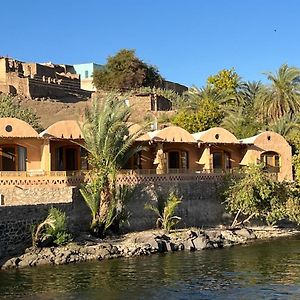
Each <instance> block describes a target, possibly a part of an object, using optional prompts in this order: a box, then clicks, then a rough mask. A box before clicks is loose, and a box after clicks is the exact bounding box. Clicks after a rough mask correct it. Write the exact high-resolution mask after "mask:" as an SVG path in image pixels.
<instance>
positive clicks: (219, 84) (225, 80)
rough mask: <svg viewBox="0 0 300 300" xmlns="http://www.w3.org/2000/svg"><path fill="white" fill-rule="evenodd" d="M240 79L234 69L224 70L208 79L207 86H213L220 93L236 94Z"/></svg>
mask: <svg viewBox="0 0 300 300" xmlns="http://www.w3.org/2000/svg"><path fill="white" fill-rule="evenodd" d="M239 81H240V77H239V76H238V74H237V73H236V72H235V70H234V68H231V69H223V70H221V71H219V72H218V73H217V74H216V75H211V76H209V77H208V79H207V84H208V85H209V86H212V87H213V88H214V89H215V90H216V91H217V92H218V93H225V94H227V95H229V94H236V92H237V88H238V86H239Z"/></svg>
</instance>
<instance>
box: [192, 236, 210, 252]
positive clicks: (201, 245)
mask: <svg viewBox="0 0 300 300" xmlns="http://www.w3.org/2000/svg"><path fill="white" fill-rule="evenodd" d="M191 242H192V244H193V248H194V250H203V249H205V248H207V244H208V242H209V240H208V239H207V238H206V237H205V236H198V237H197V238H195V239H193V240H192V241H191Z"/></svg>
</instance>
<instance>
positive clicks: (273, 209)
mask: <svg viewBox="0 0 300 300" xmlns="http://www.w3.org/2000/svg"><path fill="white" fill-rule="evenodd" d="M299 192H300V190H299V187H298V185H296V184H294V183H285V182H277V181H275V180H273V179H272V178H270V177H269V176H268V175H267V174H266V173H264V172H263V167H262V166H255V165H252V166H249V167H244V169H243V170H242V171H241V173H240V174H239V176H238V177H234V178H233V177H231V178H230V179H229V181H228V182H227V185H225V189H224V192H223V196H224V197H225V201H224V203H225V205H226V209H227V210H228V211H229V212H230V213H233V214H235V217H234V220H233V222H232V225H231V226H233V227H234V226H237V225H240V224H245V223H247V222H249V221H250V220H251V219H252V218H256V219H260V220H263V221H266V222H267V223H268V224H275V223H276V222H278V221H280V220H282V219H287V220H290V221H293V222H296V223H297V224H300V209H299V204H300V197H299V196H300V193H299Z"/></svg>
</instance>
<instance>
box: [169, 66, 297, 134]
mask: <svg viewBox="0 0 300 300" xmlns="http://www.w3.org/2000/svg"><path fill="white" fill-rule="evenodd" d="M265 75H266V76H267V79H268V80H269V84H262V83H261V82H244V81H242V79H241V77H240V76H239V75H238V74H237V73H236V72H235V70H234V69H233V68H232V69H228V70H226V69H224V70H221V71H220V72H218V73H217V74H215V75H212V76H210V77H209V78H208V80H207V85H206V86H205V87H203V88H196V87H192V88H190V89H189V91H188V92H187V93H186V94H185V95H184V96H183V97H180V98H178V100H177V101H176V102H175V103H176V105H174V107H175V108H176V109H177V112H176V114H175V116H174V118H173V119H171V122H172V123H173V124H175V125H179V126H182V127H184V128H186V129H187V130H189V131H190V132H196V131H201V130H205V129H206V128H208V127H211V126H218V125H221V126H222V127H224V128H225V129H228V130H229V131H231V132H232V133H233V134H234V135H236V136H237V137H238V138H246V137H249V136H253V135H255V134H257V133H259V132H260V131H264V130H272V131H275V132H278V133H279V134H282V135H283V136H284V137H285V138H287V139H288V140H289V136H290V135H291V133H295V132H297V133H298V134H299V126H300V118H299V116H300V98H299V97H300V70H299V69H298V68H295V67H291V66H288V65H285V64H284V65H282V66H281V67H280V68H279V70H278V72H276V73H275V74H272V73H266V74H265ZM208 103H209V105H210V106H209V108H208V107H207V105H208ZM207 120H209V122H208V121H207ZM193 124H195V125H193Z"/></svg>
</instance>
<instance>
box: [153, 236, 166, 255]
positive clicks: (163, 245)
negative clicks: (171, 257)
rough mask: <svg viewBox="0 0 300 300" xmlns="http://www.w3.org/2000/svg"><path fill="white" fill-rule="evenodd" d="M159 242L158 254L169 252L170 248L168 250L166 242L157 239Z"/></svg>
mask: <svg viewBox="0 0 300 300" xmlns="http://www.w3.org/2000/svg"><path fill="white" fill-rule="evenodd" d="M155 240H156V242H157V246H158V252H161V253H163V252H167V251H168V248H167V244H166V241H165V240H161V239H159V238H157V239H155Z"/></svg>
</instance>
